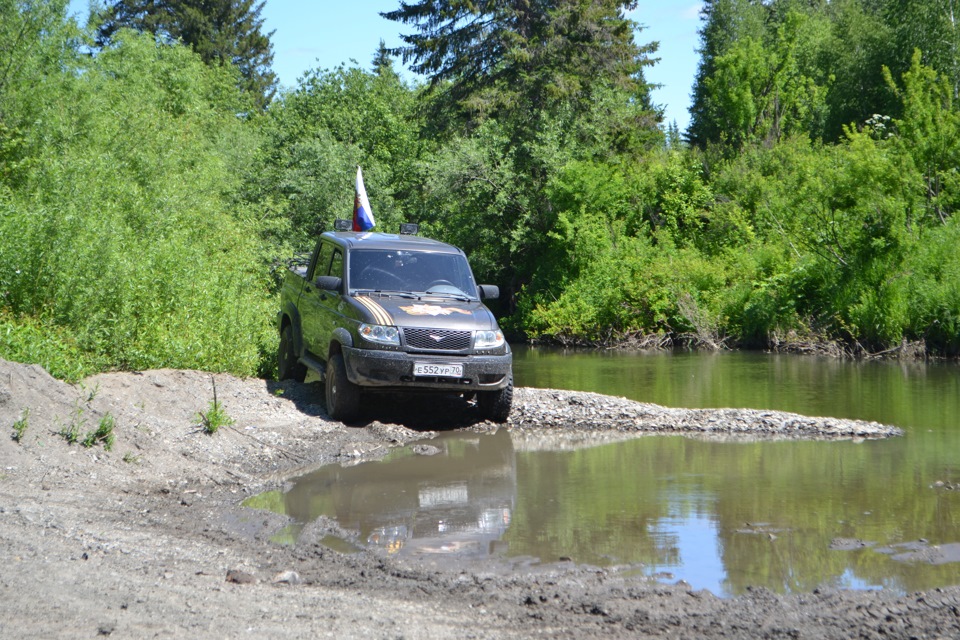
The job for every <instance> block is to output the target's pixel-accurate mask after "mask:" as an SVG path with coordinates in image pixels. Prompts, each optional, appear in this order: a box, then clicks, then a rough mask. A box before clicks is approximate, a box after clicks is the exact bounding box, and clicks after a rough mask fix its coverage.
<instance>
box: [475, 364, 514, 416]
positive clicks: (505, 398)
mask: <svg viewBox="0 0 960 640" xmlns="http://www.w3.org/2000/svg"><path fill="white" fill-rule="evenodd" d="M512 404H513V374H510V377H509V379H508V380H507V386H505V387H504V388H503V389H498V390H497V391H478V392H477V407H478V408H479V409H480V415H481V416H482V417H483V418H484V419H486V420H490V421H492V422H506V421H507V418H508V417H509V416H510V406H511V405H512Z"/></svg>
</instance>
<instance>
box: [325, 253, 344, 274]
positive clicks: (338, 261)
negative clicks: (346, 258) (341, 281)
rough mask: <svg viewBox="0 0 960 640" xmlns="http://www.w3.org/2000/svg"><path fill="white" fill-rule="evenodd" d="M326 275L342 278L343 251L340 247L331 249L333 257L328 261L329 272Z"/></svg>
mask: <svg viewBox="0 0 960 640" xmlns="http://www.w3.org/2000/svg"><path fill="white" fill-rule="evenodd" d="M328 275H331V276H337V277H338V278H343V253H342V252H341V251H340V249H334V250H333V259H332V260H331V261H330V273H329V274H328Z"/></svg>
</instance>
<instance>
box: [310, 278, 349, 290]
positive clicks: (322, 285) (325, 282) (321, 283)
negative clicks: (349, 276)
mask: <svg viewBox="0 0 960 640" xmlns="http://www.w3.org/2000/svg"><path fill="white" fill-rule="evenodd" d="M313 284H315V285H317V289H322V290H324V291H340V288H341V287H342V286H343V279H342V278H338V277H337V276H317V279H316V280H314V281H313Z"/></svg>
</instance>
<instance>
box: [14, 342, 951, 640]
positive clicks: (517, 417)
mask: <svg viewBox="0 0 960 640" xmlns="http://www.w3.org/2000/svg"><path fill="white" fill-rule="evenodd" d="M214 387H215V388H216V396H217V398H218V400H219V401H220V402H222V403H223V408H224V410H225V411H226V413H227V414H228V415H229V416H230V418H232V419H233V420H234V423H233V424H232V425H230V426H224V427H222V428H221V429H220V430H219V431H218V432H217V433H215V434H212V435H211V434H207V433H205V432H204V431H203V430H202V429H201V428H200V426H199V425H200V422H201V420H200V418H199V414H200V413H202V412H206V411H208V409H209V403H210V402H211V401H212V399H213V397H214ZM321 398H322V394H321V393H319V387H318V385H316V384H312V385H311V384H292V383H285V384H277V383H269V382H265V381H262V380H239V379H236V378H233V377H231V376H226V375H214V376H211V375H210V374H204V373H198V372H190V371H149V372H143V373H115V374H105V375H100V376H95V377H93V378H91V379H89V380H86V381H85V382H84V383H83V384H82V385H78V386H70V385H66V384H63V383H61V382H58V381H56V380H54V379H52V378H50V376H48V375H47V374H46V373H45V372H44V371H42V370H41V369H39V368H37V367H29V366H24V365H19V364H12V363H7V362H2V361H0V429H2V431H3V433H0V436H2V437H0V557H2V558H4V567H3V569H2V570H0V637H4V638H41V637H42V638H49V637H65V638H72V637H78V638H79V637H84V638H89V637H93V636H97V635H101V636H115V637H126V638H134V637H145V636H156V637H164V638H198V637H199V638H223V637H239V636H244V635H257V636H260V637H272V638H299V637H305V636H312V637H337V638H399V637H403V638H462V637H467V638H529V637H534V636H541V637H571V638H573V637H587V636H596V635H601V636H605V637H611V638H618V637H624V638H626V637H631V638H636V637H671V638H674V637H676V638H680V637H689V638H781V637H791V638H797V637H799V638H849V637H863V638H879V637H886V638H889V637H894V638H910V637H916V638H949V637H958V636H960V588H957V587H950V588H947V589H941V590H935V591H930V592H925V593H914V594H910V595H907V596H897V595H894V594H890V593H886V592H841V591H833V590H823V591H818V592H814V593H809V594H802V595H795V596H778V595H775V594H772V593H770V592H768V591H765V590H756V591H752V592H750V593H748V594H746V595H744V596H740V597H737V598H733V599H727V600H723V599H719V598H716V597H714V596H713V595H711V594H710V593H707V592H694V591H691V590H690V589H689V588H687V587H685V586H684V585H676V586H663V585H658V584H653V583H650V582H647V581H645V580H644V579H643V578H639V577H636V576H633V575H628V574H627V573H620V572H618V571H617V570H615V569H613V570H598V569H594V568H590V567H578V566H574V565H570V564H562V563H561V564H558V565H550V566H518V567H517V568H516V570H515V571H513V572H512V573H510V574H506V575H504V574H500V573H494V572H488V571H484V570H483V569H480V568H475V567H460V568H447V569H444V570H438V569H434V568H428V567H423V566H413V565H409V566H408V565H404V564H401V563H399V562H397V561H395V560H393V559H391V558H388V557H384V556H381V555H378V554H376V553H373V552H361V553H355V554H350V555H343V554H340V553H337V552H335V551H331V550H330V549H328V548H326V547H324V546H322V545H321V544H319V543H318V541H317V540H316V536H314V537H311V536H309V535H307V536H302V537H301V541H300V542H299V543H298V544H297V545H296V546H293V547H285V546H278V545H276V544H274V543H271V542H270V541H269V537H270V535H271V534H272V533H274V532H275V531H277V530H278V529H279V528H280V527H282V526H283V525H284V524H285V522H284V520H283V518H282V517H280V516H276V515H272V514H269V513H266V512H263V511H255V510H251V509H245V508H243V507H240V506H239V504H240V502H241V501H242V500H243V499H244V498H245V497H247V496H249V495H251V494H253V493H256V492H259V491H261V490H263V489H265V488H269V487H275V486H278V485H279V484H280V483H282V482H283V480H284V479H285V478H288V477H290V476H291V475H293V474H296V473H297V472H299V471H301V470H303V469H305V468H308V467H314V466H316V465H318V464H324V463H330V462H341V463H344V464H349V463H352V462H355V461H358V460H362V459H368V458H376V457H380V456H382V455H384V454H385V453H386V452H387V451H389V450H390V449H391V448H392V447H395V446H399V445H402V444H404V443H406V442H410V441H411V440H414V439H419V438H422V437H424V435H429V432H430V431H431V430H440V429H446V428H467V429H475V430H488V429H493V428H495V427H494V426H493V425H490V424H487V423H480V422H476V421H472V420H471V418H470V413H469V410H468V411H466V412H464V411H463V409H464V407H463V406H454V405H451V406H443V405H438V404H437V403H435V402H432V403H428V404H427V405H426V408H425V405H423V404H422V403H421V404H418V403H416V402H399V403H396V404H394V405H391V407H390V408H389V410H388V409H387V408H386V407H379V408H377V410H376V412H375V416H374V417H371V416H367V418H366V419H365V420H364V421H363V422H361V423H358V424H355V425H344V424H342V423H338V422H333V421H330V420H329V419H327V417H326V414H325V413H324V410H323V407H322V405H321V404H319V402H320V399H321ZM454 404H455V403H454ZM107 416H109V417H110V419H112V421H113V425H114V427H113V432H112V435H113V436H114V442H113V445H112V447H111V449H110V450H109V451H108V450H106V449H105V447H104V444H105V443H104V442H103V441H98V442H95V443H93V444H92V446H89V447H85V446H82V445H81V444H80V443H79V442H77V443H74V444H69V443H68V441H67V438H66V437H65V436H64V434H65V433H70V432H74V433H77V434H79V436H80V440H82V439H83V436H85V435H86V434H88V433H90V432H92V431H95V430H96V429H97V428H98V427H99V426H100V425H102V424H103V421H104V418H105V417H107ZM15 423H19V426H18V428H16V429H15V428H14V424H15ZM508 428H510V429H513V430H516V431H517V432H518V434H519V433H520V432H523V433H524V434H527V435H529V434H532V433H533V434H535V433H538V432H548V431H549V432H550V433H554V434H556V433H562V434H564V436H565V437H566V436H571V435H572V436H576V437H633V436H634V435H643V434H646V433H694V432H695V433H698V434H699V435H700V436H706V437H737V438H740V437H778V438H782V437H818V438H826V437H843V438H872V437H888V436H891V435H896V434H897V433H898V432H897V431H896V430H895V429H892V428H889V427H884V426H882V425H876V424H873V423H857V422H852V421H837V420H832V419H828V418H806V417H801V416H795V415H793V414H781V413H776V412H752V411H741V410H715V411H686V410H674V409H667V408H663V407H655V406H653V405H643V404H639V403H634V402H630V401H626V400H622V399H615V398H607V397H604V396H600V395H596V394H580V393H569V392H560V391H544V390H532V389H521V390H518V393H517V401H516V406H515V411H514V414H513V415H512V416H511V423H510V425H509V427H508ZM14 435H17V436H18V438H17V439H15V438H14V437H13V436H14Z"/></svg>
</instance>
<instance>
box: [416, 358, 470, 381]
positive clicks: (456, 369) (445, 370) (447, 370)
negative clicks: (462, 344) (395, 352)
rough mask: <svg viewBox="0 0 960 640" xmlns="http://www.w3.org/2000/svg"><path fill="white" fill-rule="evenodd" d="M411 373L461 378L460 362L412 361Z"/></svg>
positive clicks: (461, 367)
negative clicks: (434, 362) (433, 362)
mask: <svg viewBox="0 0 960 640" xmlns="http://www.w3.org/2000/svg"><path fill="white" fill-rule="evenodd" d="M413 375H415V376H434V377H438V378H462V377H463V365H462V364H432V363H427V362H414V363H413Z"/></svg>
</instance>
